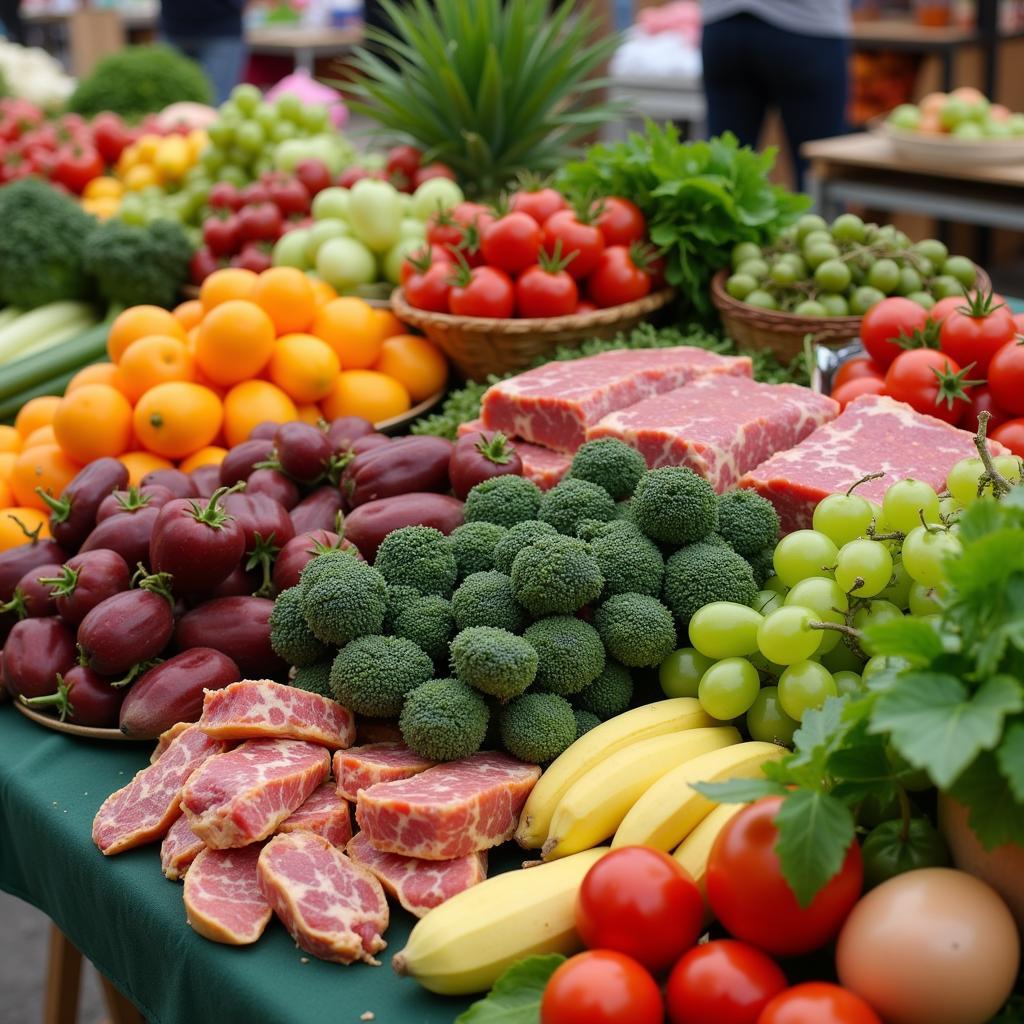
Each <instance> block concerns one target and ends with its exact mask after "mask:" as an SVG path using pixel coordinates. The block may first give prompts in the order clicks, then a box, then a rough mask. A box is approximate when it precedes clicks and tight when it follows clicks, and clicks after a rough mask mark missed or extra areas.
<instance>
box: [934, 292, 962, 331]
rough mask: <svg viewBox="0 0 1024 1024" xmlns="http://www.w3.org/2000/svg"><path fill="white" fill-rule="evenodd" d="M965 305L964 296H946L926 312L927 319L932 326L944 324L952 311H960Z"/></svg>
mask: <svg viewBox="0 0 1024 1024" xmlns="http://www.w3.org/2000/svg"><path fill="white" fill-rule="evenodd" d="M966 305H967V296H966V295H947V296H946V297H945V298H944V299H939V301H938V302H936V303H935V305H934V306H932V308H931V309H929V310H928V319H929V320H931V322H932V323H933V324H941V323H944V322H945V320H946V317H948V316H949V314H950V313H952V312H953V311H954V310H957V309H962V308H964V307H966Z"/></svg>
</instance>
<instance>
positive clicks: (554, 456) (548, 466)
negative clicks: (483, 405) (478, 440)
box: [458, 420, 572, 491]
mask: <svg viewBox="0 0 1024 1024" xmlns="http://www.w3.org/2000/svg"><path fill="white" fill-rule="evenodd" d="M481 430H487V428H486V427H485V426H484V421H483V420H470V422H469V423H460V424H459V428H458V435H459V437H464V436H465V435H466V434H479V433H480V431H481ZM511 441H512V444H513V446H514V447H515V450H516V451H517V452H518V453H519V458H520V459H521V460H522V463H523V476H525V477H526V479H527V480H532V481H533V482H534V483H535V484H536V485H537V486H538V487H539V488H540V489H541V490H542V491H547V490H550V489H551V488H552V487H554V486H555V484H557V483H558V481H559V480H561V479H562V477H563V476H565V474H566V473H568V472H569V467H570V466H571V465H572V456H571V455H567V454H566V453H565V452H556V451H552V450H551V449H550V448H545V447H544V446H543V445H539V444H531V443H530V442H529V441H523V440H522V439H521V438H518V437H513V438H511Z"/></svg>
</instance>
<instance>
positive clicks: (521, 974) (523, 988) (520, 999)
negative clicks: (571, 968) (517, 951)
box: [455, 953, 565, 1024]
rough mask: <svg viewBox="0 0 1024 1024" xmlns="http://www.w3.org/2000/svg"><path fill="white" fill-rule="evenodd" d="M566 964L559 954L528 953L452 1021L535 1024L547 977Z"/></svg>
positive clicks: (485, 1023) (477, 1023) (463, 1022)
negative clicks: (536, 954)
mask: <svg viewBox="0 0 1024 1024" xmlns="http://www.w3.org/2000/svg"><path fill="white" fill-rule="evenodd" d="M563 963H565V957H564V956H562V955H561V954H560V953H551V954H548V955H546V956H530V957H527V958H526V959H525V960H520V961H519V963H517V964H513V965H512V966H511V967H510V968H509V969H508V970H507V971H506V972H505V973H504V974H503V975H502V976H501V977H500V978H499V979H498V980H497V981H496V982H495V983H494V987H493V988H492V989H491V991H490V992H488V993H487V995H486V996H484V998H483V999H478V1000H477V1001H476V1002H475V1003H474V1004H473V1005H472V1006H471V1007H470V1008H469V1009H468V1010H466V1011H465V1012H463V1013H460V1014H459V1016H458V1017H456V1019H455V1024H537V1021H538V1020H540V1001H541V999H542V998H543V996H544V988H545V987H546V985H547V983H548V979H549V978H550V977H551V975H552V974H554V973H555V971H556V970H557V969H558V967H559V966H560V965H561V964H563Z"/></svg>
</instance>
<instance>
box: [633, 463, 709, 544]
mask: <svg viewBox="0 0 1024 1024" xmlns="http://www.w3.org/2000/svg"><path fill="white" fill-rule="evenodd" d="M629 512H630V517H631V518H632V520H633V521H634V522H635V523H636V524H637V526H639V527H640V529H641V530H643V532H644V533H645V534H647V536H648V537H650V538H651V540H654V541H658V542H659V543H662V544H692V543H694V542H695V541H698V540H702V539H703V538H704V537H706V536H707V535H708V534H709V533H711V532H712V531H713V530H716V529H718V498H717V496H716V495H715V492H714V490H713V489H712V487H711V484H709V483H708V482H707V480H705V479H703V478H702V477H699V476H697V474H696V473H694V472H693V470H692V469H686V468H685V467H684V466H662V467H661V468H660V469H650V470H648V471H647V472H646V473H644V475H643V476H642V477H641V478H640V483H638V484H637V485H636V490H635V491H634V492H633V500H632V502H631V503H630V509H629Z"/></svg>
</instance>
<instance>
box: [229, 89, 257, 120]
mask: <svg viewBox="0 0 1024 1024" xmlns="http://www.w3.org/2000/svg"><path fill="white" fill-rule="evenodd" d="M262 99H263V93H261V92H260V91H259V89H257V88H256V86H255V85H249V84H248V83H243V84H241V85H236V86H235V87H234V89H232V90H231V102H232V103H234V105H235V106H236V107H238V109H239V110H240V111H241V112H242V113H243V114H251V113H252V112H253V111H254V110H255V109H256V108H257V107H258V106H259V105H260V101H261V100H262Z"/></svg>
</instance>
